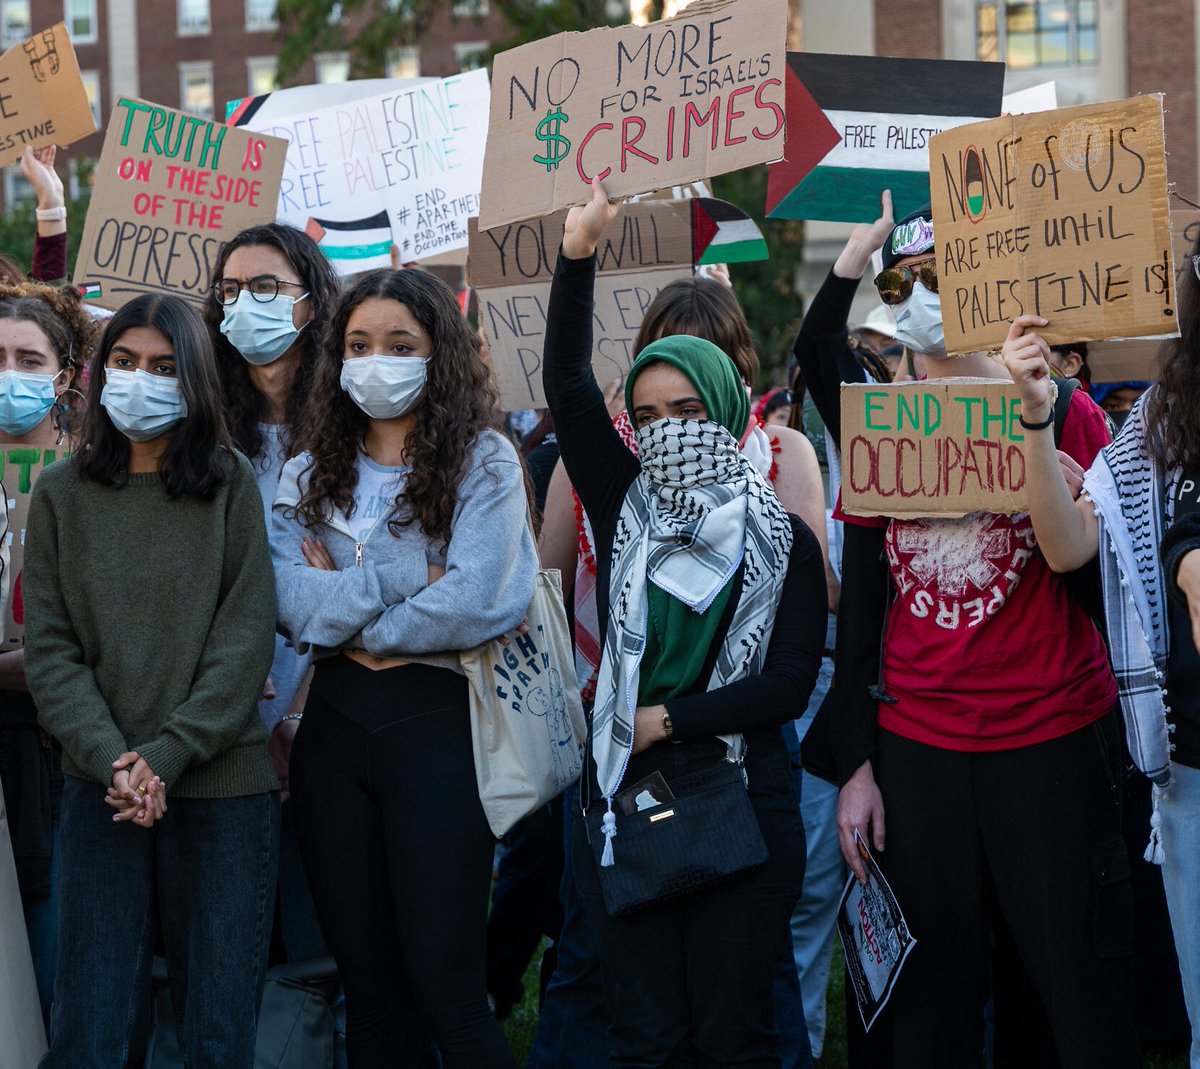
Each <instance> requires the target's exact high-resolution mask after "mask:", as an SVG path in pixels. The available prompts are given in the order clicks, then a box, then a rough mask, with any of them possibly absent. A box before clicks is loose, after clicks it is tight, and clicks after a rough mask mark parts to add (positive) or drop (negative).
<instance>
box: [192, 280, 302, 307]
mask: <svg viewBox="0 0 1200 1069" xmlns="http://www.w3.org/2000/svg"><path fill="white" fill-rule="evenodd" d="M280 286H295V287H296V289H303V288H304V283H302V282H289V281H288V280H287V279H284V278H276V277H275V276H274V275H259V276H258V277H257V278H252V279H250V280H249V281H248V282H243V281H241V279H237V278H219V279H217V281H216V282H214V283H213V286H212V289H213V293H214V294H216V297H217V301H218V302H219V303H220V304H233V303H234V302H235V301H236V300H237V299H238V294H239V293H241V292H242V290H248V291H249V293H250V296H251V297H253V298H254V299H255V300H256V301H259V302H260V303H262V304H266V303H267V302H268V301H273V300H275V298H276V297H278V296H279V287H280Z"/></svg>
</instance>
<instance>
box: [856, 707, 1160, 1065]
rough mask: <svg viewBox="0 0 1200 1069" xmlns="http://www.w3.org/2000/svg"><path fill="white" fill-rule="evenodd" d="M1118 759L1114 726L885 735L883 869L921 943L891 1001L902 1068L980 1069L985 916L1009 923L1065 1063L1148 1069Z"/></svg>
mask: <svg viewBox="0 0 1200 1069" xmlns="http://www.w3.org/2000/svg"><path fill="white" fill-rule="evenodd" d="M1120 754H1121V749H1120V738H1119V735H1118V733H1117V729H1116V723H1115V721H1114V719H1113V718H1112V717H1105V718H1104V719H1103V720H1101V721H1098V722H1097V723H1095V724H1092V725H1090V726H1088V727H1086V728H1084V729H1082V730H1080V731H1076V732H1074V733H1072V734H1070V735H1067V736H1065V737H1063V738H1060V739H1054V740H1052V741H1050V742H1044V743H1039V744H1037V745H1034V746H1025V747H1021V748H1019V749H1013V750H1005V751H1001V752H998V753H975V754H971V753H958V752H953V751H949V750H942V749H939V748H937V747H933V746H926V745H923V744H921V743H917V742H913V741H911V740H908V739H903V738H901V737H899V736H898V735H893V734H891V733H890V732H887V731H880V733H879V744H878V753H877V757H876V778H877V780H878V782H879V786H880V789H881V791H882V792H883V801H884V810H885V813H886V817H887V850H886V853H885V854H884V855H883V858H882V866H883V869H884V872H885V874H886V876H887V878H888V880H889V881H890V882H891V884H892V887H893V889H894V890H895V892H896V897H897V900H898V901H899V903H900V907H901V908H902V909H903V910H904V912H905V916H906V918H907V920H908V923H909V927H910V928H911V930H912V933H913V935H914V937H915V938H916V940H917V945H916V947H915V949H914V950H913V953H912V955H911V956H910V958H909V959H908V962H907V963H906V965H905V967H904V972H903V973H902V975H901V977H900V980H899V982H898V983H897V985H896V988H895V991H894V993H893V995H892V1000H891V1007H890V1008H891V1010H892V1032H893V1043H894V1050H895V1066H896V1069H918V1067H919V1069H962V1067H964V1066H972V1067H974V1066H978V1064H979V1051H980V1050H981V1049H982V1046H983V1043H982V1035H981V1031H980V1022H981V1021H982V1008H983V1003H984V1000H985V998H986V996H987V991H988V986H989V983H988V981H989V938H990V932H989V924H988V910H989V908H997V909H999V910H1000V911H1001V912H1002V914H1003V917H1004V920H1005V921H1006V922H1007V926H1008V929H1009V930H1010V931H1011V933H1012V938H1013V941H1014V944H1015V946H1016V948H1017V952H1018V953H1019V955H1020V958H1021V961H1022V963H1023V965H1024V967H1025V970H1026V971H1027V973H1028V975H1029V977H1030V979H1031V980H1032V982H1033V985H1034V987H1035V988H1036V989H1037V992H1038V994H1039V995H1040V996H1041V1001H1042V1004H1043V1005H1044V1007H1045V1010H1046V1016H1047V1018H1048V1019H1049V1022H1050V1028H1051V1031H1052V1032H1053V1035H1054V1041H1055V1043H1056V1045H1057V1047H1058V1054H1059V1057H1060V1059H1061V1062H1062V1065H1063V1067H1064V1069H1136V1067H1137V1066H1139V1065H1140V1055H1139V1052H1138V1042H1137V1034H1136V1029H1135V1027H1134V1021H1133V1015H1132V1009H1131V1005H1130V1001H1129V995H1130V991H1129V980H1130V965H1131V955H1132V952H1133V895H1132V890H1131V887H1130V872H1129V863H1128V859H1127V857H1126V853H1125V844H1124V840H1123V839H1122V837H1121V794H1122V791H1121V765H1120V762H1121V758H1120ZM993 894H994V903H995V905H994V907H992V906H991V905H990V903H991V902H992V901H993V899H992V897H991V896H992V895H993Z"/></svg>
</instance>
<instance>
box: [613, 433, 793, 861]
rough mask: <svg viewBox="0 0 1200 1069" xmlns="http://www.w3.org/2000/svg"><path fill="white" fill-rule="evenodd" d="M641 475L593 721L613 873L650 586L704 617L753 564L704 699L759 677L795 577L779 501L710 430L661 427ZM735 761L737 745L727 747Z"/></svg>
mask: <svg viewBox="0 0 1200 1069" xmlns="http://www.w3.org/2000/svg"><path fill="white" fill-rule="evenodd" d="M637 440H638V459H639V460H640V462H641V465H642V471H641V474H640V475H639V476H638V478H637V479H636V480H634V482H633V484H632V485H631V486H630V487H629V490H628V492H627V493H626V495H625V502H624V504H623V505H622V507H621V514H620V516H619V517H618V519H617V527H616V535H615V537H614V539H613V547H612V573H611V576H610V579H609V606H608V617H607V619H606V621H605V629H604V647H603V651H602V653H601V659H600V674H599V677H598V680H597V684H596V704H595V709H594V712H593V716H592V732H593V741H592V751H593V756H594V759H595V762H596V773H597V779H598V782H599V786H600V791H601V793H602V794H603V796H604V798H605V799H606V800H607V802H608V807H609V808H608V812H607V813H606V814H605V818H604V833H605V835H606V837H607V842H606V844H605V849H604V860H603V862H602V863H603V864H611V863H612V836H613V835H614V834H615V833H616V818H615V816H614V814H613V812H612V797H613V794H614V793H615V792H616V790H617V788H618V787H619V786H620V783H621V780H622V778H623V777H624V775H625V768H626V766H627V765H628V764H629V757H630V754H631V752H632V747H633V724H634V713H635V710H636V708H637V697H638V681H639V678H640V669H641V660H642V655H643V653H644V652H645V648H646V627H647V585H646V584H647V583H648V582H650V583H654V584H655V585H656V586H658V587H660V588H661V589H662V590H665V591H666V592H667V593H668V594H671V595H672V596H673V597H676V598H678V599H679V600H680V601H682V602H683V603H684V604H685V605H687V606H688V607H689V608H691V609H693V610H694V611H696V612H703V611H704V610H705V609H707V608H708V607H709V605H711V604H712V602H713V599H714V598H715V597H716V596H717V594H718V593H719V592H720V591H721V589H722V588H723V587H724V586H725V584H726V583H727V582H728V581H729V579H730V577H731V576H732V575H733V574H734V572H736V571H737V569H738V566H739V565H740V564H742V562H743V560H744V561H745V569H744V572H743V580H742V587H741V594H740V597H739V598H738V602H737V607H736V609H735V611H734V614H733V618H732V620H731V621H730V625H729V629H728V632H727V633H726V635H725V637H724V639H723V641H722V644H721V648H720V650H719V651H718V654H717V660H716V665H715V666H714V668H713V673H712V677H711V678H710V679H709V681H708V689H709V690H714V689H716V688H718V687H723V686H726V685H727V684H729V683H732V682H734V681H735V680H738V679H742V678H745V677H747V676H751V675H753V674H755V673H756V672H758V671H760V670H761V668H762V663H763V659H764V657H765V655H766V648H767V643H768V641H769V640H770V637H771V629H772V627H773V626H774V622H775V610H776V608H777V607H778V605H779V597H780V594H781V592H782V590H783V581H784V578H785V576H786V574H787V563H788V556H789V554H790V553H791V548H792V527H791V521H790V520H789V518H788V515H787V513H786V512H785V511H784V508H783V506H782V505H780V503H779V500H778V498H776V496H775V492H774V491H773V490H772V489H771V487H770V485H769V484H768V483H767V482H766V481H765V480H764V479H763V477H762V476H761V475H760V474H759V473H758V472H757V471H756V470H755V468H754V466H753V465H752V464H751V463H750V462H749V461H748V460H747V459H746V458H745V456H743V455H742V454H741V453H740V452H739V451H738V443H737V441H736V440H735V439H734V438H733V436H732V435H731V434H730V433H729V432H728V431H727V430H725V428H723V427H722V426H721V425H720V424H719V423H716V422H713V421H709V420H706V421H697V420H678V419H665V420H658V421H656V422H654V423H651V424H649V425H648V426H645V427H642V428H641V429H640V430H639V431H638V432H637ZM722 737H723V738H725V740H726V742H727V743H728V744H729V745H730V746H731V747H733V748H734V749H735V750H736V749H738V748H740V743H741V737H740V736H729V737H725V736H722Z"/></svg>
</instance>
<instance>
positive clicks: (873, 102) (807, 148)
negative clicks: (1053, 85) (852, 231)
mask: <svg viewBox="0 0 1200 1069" xmlns="http://www.w3.org/2000/svg"><path fill="white" fill-rule="evenodd" d="M1003 93H1004V64H1003V63H973V62H972V63H968V62H961V61H959V60H943V59H934V60H929V59H893V58H890V57H886V56H834V55H823V54H821V53H816V52H789V53H788V54H787V146H786V148H785V150H784V158H783V159H782V160H781V161H780V162H779V163H775V164H772V165H771V166H770V167H769V168H768V170H767V215H768V216H769V217H770V218H772V219H826V220H831V221H834V222H839V221H840V222H848V223H863V222H871V221H873V220H874V219H877V218H878V217H879V195H880V194H881V193H882V192H883V191H884V190H885V189H890V190H891V191H892V205H893V208H894V210H895V213H896V218H897V219H899V218H901V217H902V216H905V215H907V214H908V213H909V212H911V211H913V210H915V209H916V208H919V207H921V205H922V204H925V203H926V202H927V201H928V200H929V139H930V138H931V137H932V136H933V135H934V134H936V133H940V132H941V131H943V130H949V129H951V128H952V127H955V126H962V125H963V124H964V123H973V122H978V121H979V120H980V119H987V118H991V117H992V116H994V115H999V114H1000V101H1001V98H1002V96H1003Z"/></svg>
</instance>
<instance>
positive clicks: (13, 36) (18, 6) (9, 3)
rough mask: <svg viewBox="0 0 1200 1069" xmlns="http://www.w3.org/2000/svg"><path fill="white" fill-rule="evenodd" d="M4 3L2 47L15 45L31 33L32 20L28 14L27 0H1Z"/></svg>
mask: <svg viewBox="0 0 1200 1069" xmlns="http://www.w3.org/2000/svg"><path fill="white" fill-rule="evenodd" d="M3 4H4V9H3V10H4V27H3V30H4V42H3V43H4V47H5V48H8V47H9V46H10V45H15V44H16V43H17V42H18V41H23V40H25V38H26V37H29V36H30V35H31V34H32V33H33V21H32V19H31V17H30V14H29V0H3Z"/></svg>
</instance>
